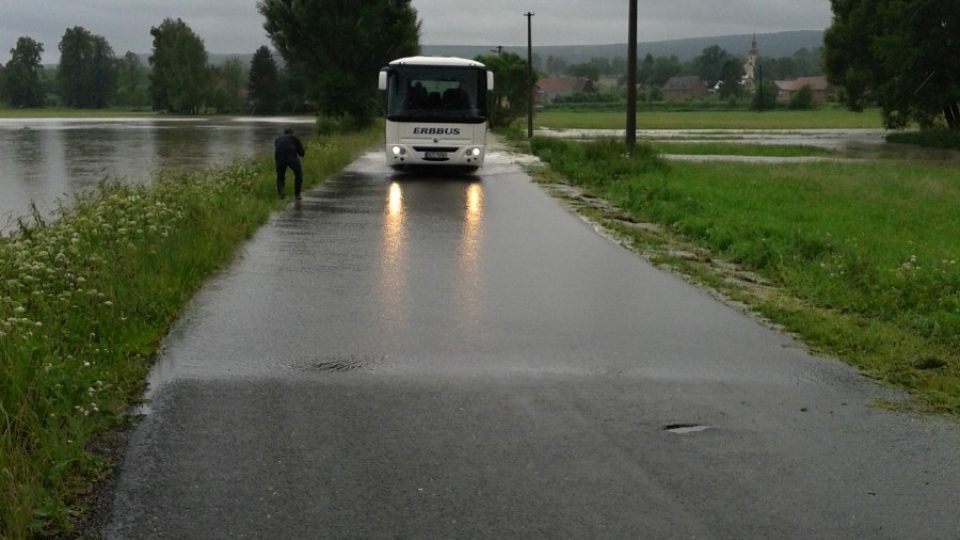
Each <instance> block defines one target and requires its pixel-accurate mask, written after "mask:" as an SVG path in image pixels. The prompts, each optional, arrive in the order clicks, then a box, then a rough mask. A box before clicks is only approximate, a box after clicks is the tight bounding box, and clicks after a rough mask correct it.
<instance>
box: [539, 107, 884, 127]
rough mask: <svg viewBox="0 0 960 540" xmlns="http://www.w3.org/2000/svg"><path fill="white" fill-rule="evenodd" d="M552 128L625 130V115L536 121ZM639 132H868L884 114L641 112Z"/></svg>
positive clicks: (566, 115)
mask: <svg viewBox="0 0 960 540" xmlns="http://www.w3.org/2000/svg"><path fill="white" fill-rule="evenodd" d="M534 122H535V125H536V126H538V127H547V128H550V129H624V127H625V126H626V116H625V113H623V112H565V111H544V112H540V113H537V116H536V118H535V119H534ZM637 127H638V128H639V129H866V128H877V129H879V128H882V127H883V123H882V119H881V116H880V111H879V110H877V109H870V110H867V111H864V112H862V113H855V112H851V111H847V110H845V109H832V108H831V109H817V110H813V111H787V110H778V111H768V112H763V113H757V112H751V111H693V112H643V111H641V112H638V113H637Z"/></svg>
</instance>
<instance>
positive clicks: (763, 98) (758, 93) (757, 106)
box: [750, 74, 777, 111]
mask: <svg viewBox="0 0 960 540" xmlns="http://www.w3.org/2000/svg"><path fill="white" fill-rule="evenodd" d="M750 108H751V109H752V110H754V111H760V110H763V111H770V110H773V109H776V108H777V85H775V84H773V82H771V81H770V80H769V79H767V78H766V74H764V79H763V83H762V84H757V87H756V88H755V89H754V92H753V100H752V101H751V103H750Z"/></svg>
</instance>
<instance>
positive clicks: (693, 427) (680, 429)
mask: <svg viewBox="0 0 960 540" xmlns="http://www.w3.org/2000/svg"><path fill="white" fill-rule="evenodd" d="M708 429H713V428H711V427H710V426H702V425H700V424H667V425H665V426H663V430H664V431H666V432H668V433H673V434H676V435H687V434H689V433H700V432H701V431H707V430H708Z"/></svg>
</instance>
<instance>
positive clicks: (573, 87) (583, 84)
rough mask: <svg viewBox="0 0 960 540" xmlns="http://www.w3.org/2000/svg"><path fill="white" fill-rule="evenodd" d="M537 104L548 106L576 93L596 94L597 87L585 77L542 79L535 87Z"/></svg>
mask: <svg viewBox="0 0 960 540" xmlns="http://www.w3.org/2000/svg"><path fill="white" fill-rule="evenodd" d="M534 93H535V94H536V96H537V102H538V103H540V104H542V105H546V104H548V103H552V102H553V100H555V99H557V98H558V97H566V96H570V95H573V94H576V93H584V94H596V93H597V85H596V84H594V82H593V81H591V80H590V79H587V78H585V77H542V78H540V80H538V81H537V84H536V86H535V87H534Z"/></svg>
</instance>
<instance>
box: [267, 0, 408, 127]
mask: <svg viewBox="0 0 960 540" xmlns="http://www.w3.org/2000/svg"><path fill="white" fill-rule="evenodd" d="M257 9H258V11H259V12H260V14H261V15H263V17H264V18H265V19H266V21H265V23H264V29H265V30H266V31H267V35H268V36H270V40H271V41H272V42H273V45H274V47H275V48H276V50H277V51H279V53H280V54H281V56H283V59H284V60H285V61H286V62H287V63H289V64H299V65H301V66H302V67H303V68H304V69H305V70H307V72H308V74H309V77H310V78H311V79H313V80H314V81H315V85H311V86H313V87H314V88H315V91H316V94H317V105H318V107H319V109H320V112H321V113H323V114H324V115H327V116H331V117H337V118H339V117H344V116H347V117H350V118H351V119H352V120H353V121H354V122H356V124H357V125H359V126H364V125H368V124H370V123H371V122H372V121H373V117H374V111H376V109H377V104H378V103H379V93H378V91H377V85H376V80H377V77H376V74H377V72H378V71H379V70H380V68H381V67H383V66H384V65H385V64H387V63H388V62H390V61H391V60H394V59H396V58H399V57H404V56H411V55H415V54H418V53H419V52H420V22H419V21H418V20H417V10H416V9H415V8H414V7H413V5H412V2H411V0H366V1H364V2H344V1H343V0H299V1H291V0H259V1H258V2H257Z"/></svg>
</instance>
